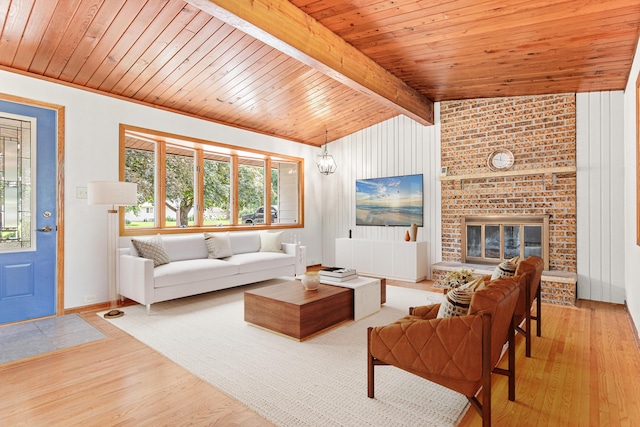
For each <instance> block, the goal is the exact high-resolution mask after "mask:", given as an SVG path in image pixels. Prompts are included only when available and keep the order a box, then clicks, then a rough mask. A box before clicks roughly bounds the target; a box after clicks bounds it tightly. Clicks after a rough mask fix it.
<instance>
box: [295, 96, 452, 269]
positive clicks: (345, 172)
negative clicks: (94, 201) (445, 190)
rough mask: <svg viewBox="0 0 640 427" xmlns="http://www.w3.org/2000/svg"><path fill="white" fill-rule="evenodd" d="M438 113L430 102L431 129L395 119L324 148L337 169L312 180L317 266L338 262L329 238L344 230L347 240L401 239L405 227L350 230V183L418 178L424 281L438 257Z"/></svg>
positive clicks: (352, 227) (352, 204)
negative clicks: (318, 189) (316, 198)
mask: <svg viewBox="0 0 640 427" xmlns="http://www.w3.org/2000/svg"><path fill="white" fill-rule="evenodd" d="M439 113H440V105H439V104H438V103H436V105H435V116H436V124H435V125H434V126H422V125H420V124H419V123H416V122H414V121H413V120H411V119H409V118H406V117H404V116H397V117H395V118H393V119H390V120H387V121H386V122H383V123H380V124H377V125H375V126H372V127H370V128H367V129H364V130H362V131H360V132H357V133H355V134H352V135H349V136H347V137H345V138H342V139H340V140H338V141H334V142H332V143H330V144H329V145H328V150H329V154H331V155H333V157H334V159H335V160H336V163H337V164H338V169H337V170H336V172H335V173H334V174H333V175H329V176H320V175H319V174H318V175H319V178H316V179H323V180H324V182H323V185H322V193H323V194H322V199H323V215H322V217H323V233H322V236H323V241H322V245H323V248H322V254H323V257H322V264H323V265H339V264H340V260H336V259H335V239H336V238H339V237H348V236H349V230H351V231H352V236H353V238H359V239H371V240H404V235H405V232H406V230H407V228H408V227H365V226H357V227H356V224H355V221H356V213H355V206H356V194H355V191H356V179H362V178H379V177H387V176H396V175H412V174H423V175H424V176H423V180H424V181H423V184H424V185H423V191H424V193H423V200H424V226H423V227H419V228H418V237H417V240H418V241H427V242H429V251H428V260H429V261H428V266H427V271H428V276H429V278H430V276H431V264H433V263H434V262H437V261H440V260H441V256H442V255H441V252H442V242H441V237H440V236H441V215H440V212H441V204H440V194H441V189H440V181H439V180H438V177H439V176H440V123H439V122H440V120H439V118H440V114H439ZM309 196H311V197H313V196H312V195H308V196H307V197H309Z"/></svg>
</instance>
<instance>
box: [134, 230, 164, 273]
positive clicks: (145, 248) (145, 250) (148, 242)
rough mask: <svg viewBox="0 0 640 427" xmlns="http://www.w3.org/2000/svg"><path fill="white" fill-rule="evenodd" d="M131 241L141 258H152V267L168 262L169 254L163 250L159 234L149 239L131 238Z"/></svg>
mask: <svg viewBox="0 0 640 427" xmlns="http://www.w3.org/2000/svg"><path fill="white" fill-rule="evenodd" d="M131 243H133V246H135V248H136V250H137V251H138V253H139V254H140V256H142V258H147V259H152V260H153V266H154V267H157V266H159V265H164V264H169V254H168V253H167V251H166V250H165V248H164V245H163V244H162V237H160V235H159V234H158V235H156V236H154V237H152V238H151V239H145V240H140V239H131Z"/></svg>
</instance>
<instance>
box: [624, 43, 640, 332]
mask: <svg viewBox="0 0 640 427" xmlns="http://www.w3.org/2000/svg"><path fill="white" fill-rule="evenodd" d="M638 73H640V43H638V46H637V48H636V54H635V58H634V61H633V65H632V67H631V73H630V74H629V79H628V81H627V87H626V89H625V92H624V214H625V217H624V235H625V240H624V258H625V269H624V278H625V284H626V285H625V290H626V293H627V295H626V298H627V307H628V308H629V313H631V317H632V319H633V323H634V324H635V325H636V329H638V328H639V327H640V279H639V278H640V247H639V246H638V245H637V244H636V233H637V230H636V209H637V206H638V204H637V203H638V200H636V195H637V193H636V173H638V171H637V170H636V165H637V164H638V163H637V162H638V159H637V157H636V79H637V78H638Z"/></svg>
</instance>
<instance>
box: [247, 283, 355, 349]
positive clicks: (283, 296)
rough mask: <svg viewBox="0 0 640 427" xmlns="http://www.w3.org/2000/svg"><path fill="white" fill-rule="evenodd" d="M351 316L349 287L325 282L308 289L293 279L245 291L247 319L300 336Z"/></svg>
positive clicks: (312, 332) (277, 330) (261, 325)
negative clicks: (310, 289)
mask: <svg viewBox="0 0 640 427" xmlns="http://www.w3.org/2000/svg"><path fill="white" fill-rule="evenodd" d="M350 319H353V291H352V290H351V289H347V288H341V287H338V286H330V285H322V284H321V285H320V286H319V287H318V289H317V290H315V291H307V290H305V289H304V287H303V286H302V283H300V281H295V280H292V281H286V282H283V283H279V284H276V285H272V286H267V287H264V288H260V289H255V290H251V291H245V293H244V320H245V321H246V322H248V323H251V324H254V325H256V326H260V327H262V328H265V329H269V330H270V331H273V332H277V333H280V334H283V335H286V336H288V337H291V338H295V339H297V340H303V339H305V338H308V337H310V336H311V335H313V334H315V333H318V332H320V331H322V330H323V329H326V328H328V327H330V326H333V325H336V324H338V323H340V322H343V321H345V320H350Z"/></svg>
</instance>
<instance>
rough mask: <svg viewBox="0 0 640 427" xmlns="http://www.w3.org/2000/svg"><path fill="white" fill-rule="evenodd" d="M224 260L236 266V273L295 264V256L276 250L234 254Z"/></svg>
mask: <svg viewBox="0 0 640 427" xmlns="http://www.w3.org/2000/svg"><path fill="white" fill-rule="evenodd" d="M225 261H226V262H228V263H230V264H234V265H237V266H238V273H251V272H254V271H259V270H268V269H270V268H279V267H286V266H287V265H294V264H295V257H294V256H293V255H288V254H285V253H278V252H252V253H246V254H234V255H233V256H231V257H229V258H226V259H225Z"/></svg>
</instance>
